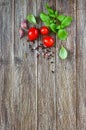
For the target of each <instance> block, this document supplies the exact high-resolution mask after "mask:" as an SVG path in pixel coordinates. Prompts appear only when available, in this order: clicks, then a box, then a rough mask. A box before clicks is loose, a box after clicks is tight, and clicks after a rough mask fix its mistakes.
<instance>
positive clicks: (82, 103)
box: [76, 0, 86, 130]
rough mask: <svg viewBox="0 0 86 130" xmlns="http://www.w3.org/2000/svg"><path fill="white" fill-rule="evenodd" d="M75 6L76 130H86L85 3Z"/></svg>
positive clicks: (80, 2) (79, 2)
mask: <svg viewBox="0 0 86 130" xmlns="http://www.w3.org/2000/svg"><path fill="white" fill-rule="evenodd" d="M77 5H78V7H77V59H76V60H77V102H76V104H77V130H86V9H85V7H86V1H85V0H83V1H82V0H81V1H80V0H77Z"/></svg>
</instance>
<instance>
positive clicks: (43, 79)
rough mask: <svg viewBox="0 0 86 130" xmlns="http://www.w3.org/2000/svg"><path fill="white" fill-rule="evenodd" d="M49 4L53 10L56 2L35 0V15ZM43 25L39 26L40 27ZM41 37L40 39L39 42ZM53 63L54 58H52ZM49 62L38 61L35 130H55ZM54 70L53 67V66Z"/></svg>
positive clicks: (52, 77)
mask: <svg viewBox="0 0 86 130" xmlns="http://www.w3.org/2000/svg"><path fill="white" fill-rule="evenodd" d="M46 2H49V4H50V6H52V7H53V8H54V9H55V5H56V1H55V0H53V1H47V0H45V1H40V0H37V13H38V15H39V13H40V12H42V11H46V10H45V4H46ZM42 25H43V24H40V25H39V27H40V26H42ZM42 39H43V37H41V38H40V41H39V42H41V40H42ZM53 62H54V63H55V58H53ZM51 67H52V66H51V64H50V61H48V60H46V58H45V59H44V58H43V57H42V58H41V57H40V58H39V59H38V89H37V90H38V91H37V97H38V98H37V115H38V116H37V117H38V122H37V124H38V126H37V130H56V101H55V74H53V73H52V71H51V69H52V68H51ZM53 68H55V65H54V66H53Z"/></svg>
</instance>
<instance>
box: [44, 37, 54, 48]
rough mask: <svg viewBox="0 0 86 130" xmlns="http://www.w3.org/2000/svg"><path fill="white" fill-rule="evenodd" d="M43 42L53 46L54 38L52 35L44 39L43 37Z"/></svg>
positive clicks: (47, 45)
mask: <svg viewBox="0 0 86 130" xmlns="http://www.w3.org/2000/svg"><path fill="white" fill-rule="evenodd" d="M43 44H44V45H45V46H46V47H52V46H53V45H54V38H52V37H51V36H46V37H45V38H44V39H43Z"/></svg>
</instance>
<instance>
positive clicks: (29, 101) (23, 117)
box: [13, 0, 37, 130]
mask: <svg viewBox="0 0 86 130" xmlns="http://www.w3.org/2000/svg"><path fill="white" fill-rule="evenodd" d="M14 6H15V44H14V75H13V76H14V88H13V92H14V93H13V94H14V113H15V120H14V121H15V129H16V130H17V129H19V130H23V129H25V130H28V129H29V130H36V122H37V113H36V108H37V106H36V98H37V97H36V90H37V89H36V84H37V83H36V81H37V70H36V68H37V67H36V57H35V55H33V54H32V53H30V50H29V43H27V37H26V38H25V39H22V40H20V38H19V35H18V31H19V25H20V23H21V21H22V20H23V19H24V18H26V16H27V13H29V14H30V13H33V14H35V13H36V2H35V1H33V0H29V1H27V0H24V1H23V0H19V1H17V0H15V5H14ZM26 54H27V57H25V55H26Z"/></svg>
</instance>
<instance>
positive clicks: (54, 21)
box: [40, 4, 73, 40]
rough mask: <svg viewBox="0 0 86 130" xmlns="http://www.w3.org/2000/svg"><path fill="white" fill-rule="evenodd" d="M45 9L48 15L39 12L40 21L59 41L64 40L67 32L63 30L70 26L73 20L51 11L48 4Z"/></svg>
mask: <svg viewBox="0 0 86 130" xmlns="http://www.w3.org/2000/svg"><path fill="white" fill-rule="evenodd" d="M45 7H46V9H47V12H48V13H45V12H41V13H40V19H41V20H42V22H43V23H44V24H45V25H46V26H48V27H49V28H50V29H51V30H52V31H53V32H54V33H56V34H57V36H58V38H59V39H60V40H66V39H67V36H68V32H67V31H66V29H65V28H66V27H68V26H70V24H71V22H72V20H73V18H72V17H71V16H65V15H64V14H61V15H60V14H59V12H58V11H56V10H53V9H52V8H51V7H49V5H48V4H46V6H45Z"/></svg>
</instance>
